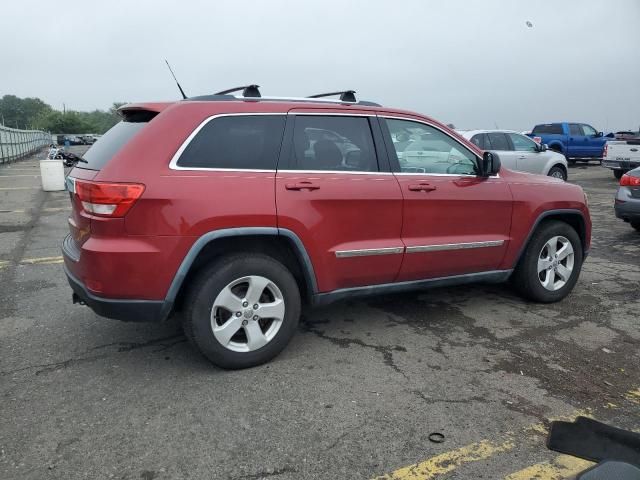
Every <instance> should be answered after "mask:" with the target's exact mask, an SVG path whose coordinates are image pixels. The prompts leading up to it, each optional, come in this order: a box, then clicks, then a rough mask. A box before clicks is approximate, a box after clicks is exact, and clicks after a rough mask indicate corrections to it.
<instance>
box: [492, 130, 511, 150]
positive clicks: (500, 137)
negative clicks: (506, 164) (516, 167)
mask: <svg viewBox="0 0 640 480" xmlns="http://www.w3.org/2000/svg"><path fill="white" fill-rule="evenodd" d="M487 136H488V137H489V142H490V143H491V150H503V151H509V150H513V149H512V148H511V144H510V143H509V139H508V138H507V135H506V134H505V133H502V132H491V133H488V134H487Z"/></svg>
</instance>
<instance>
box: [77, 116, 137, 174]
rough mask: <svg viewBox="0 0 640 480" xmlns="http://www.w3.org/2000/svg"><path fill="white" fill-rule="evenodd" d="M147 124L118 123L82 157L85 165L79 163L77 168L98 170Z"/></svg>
mask: <svg viewBox="0 0 640 480" xmlns="http://www.w3.org/2000/svg"><path fill="white" fill-rule="evenodd" d="M146 125H147V122H120V123H117V124H116V125H115V126H114V127H113V128H111V130H109V131H108V132H107V133H105V134H104V135H103V136H102V137H100V138H99V139H98V141H97V142H96V143H94V144H93V145H92V146H91V148H89V150H87V152H86V153H85V154H84V155H83V156H82V158H84V159H85V160H86V161H87V163H84V162H79V163H78V164H77V167H78V168H85V169H87V170H100V169H102V167H104V166H105V165H106V164H107V162H108V161H109V160H110V159H111V158H112V157H113V156H114V155H115V154H116V153H118V151H119V150H120V149H121V148H122V147H124V146H125V145H126V144H127V142H128V141H129V140H131V139H132V138H133V137H134V135H135V134H136V133H138V132H139V131H140V130H142V129H143V128H144V127H145V126H146Z"/></svg>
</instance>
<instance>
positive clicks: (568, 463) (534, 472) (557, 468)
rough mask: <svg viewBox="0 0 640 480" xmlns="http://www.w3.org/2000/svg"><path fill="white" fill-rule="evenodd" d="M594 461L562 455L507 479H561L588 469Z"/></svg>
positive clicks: (513, 474)
mask: <svg viewBox="0 0 640 480" xmlns="http://www.w3.org/2000/svg"><path fill="white" fill-rule="evenodd" d="M592 465H593V462H588V461H587V460H582V459H580V458H575V457H570V456H569V455H560V456H558V457H556V458H554V459H553V460H552V461H551V462H542V463H536V464H535V465H531V466H530V467H527V468H523V469H522V470H519V471H517V472H514V473H512V474H510V475H507V476H506V477H504V478H505V480H561V479H563V478H569V477H571V476H573V475H576V474H577V473H580V472H582V471H583V470H586V469H587V468H589V467H590V466H592Z"/></svg>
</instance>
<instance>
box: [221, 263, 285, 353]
mask: <svg viewBox="0 0 640 480" xmlns="http://www.w3.org/2000/svg"><path fill="white" fill-rule="evenodd" d="M284 313H285V303H284V297H283V296H282V292H281V291H280V289H279V288H278V286H277V285H276V284H275V283H274V282H272V281H271V280H269V279H268V278H265V277H261V276H258V275H251V276H247V277H242V278H238V279H236V280H234V281H232V282H231V283H229V284H228V285H227V286H226V287H224V288H223V289H222V291H221V292H220V293H219V294H218V296H217V297H216V299H215V301H214V302H213V307H212V308H211V329H212V330H213V335H214V336H215V338H216V340H218V342H220V344H221V345H222V346H223V347H225V348H227V349H229V350H232V351H234V352H252V351H254V350H258V349H260V348H262V347H264V346H265V345H266V344H267V343H269V342H270V341H271V340H273V338H274V337H275V336H276V334H277V333H278V331H279V330H280V327H281V326H282V322H283V321H284Z"/></svg>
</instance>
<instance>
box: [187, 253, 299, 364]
mask: <svg viewBox="0 0 640 480" xmlns="http://www.w3.org/2000/svg"><path fill="white" fill-rule="evenodd" d="M249 275H259V276H263V277H266V278H268V279H269V280H271V281H272V282H273V283H275V284H276V285H277V287H278V288H279V289H280V291H281V292H282V296H283V298H284V302H285V314H284V320H283V323H282V325H281V327H280V330H279V331H278V333H277V334H276V336H275V338H273V339H272V340H271V341H270V342H269V343H268V344H267V345H265V346H264V347H262V348H260V349H258V350H255V351H253V352H234V351H232V350H229V349H227V348H226V347H224V346H222V345H221V344H220V342H218V340H217V339H216V338H215V336H214V335H213V331H212V329H211V308H212V307H213V302H214V300H215V299H216V297H217V296H218V294H219V293H220V292H221V291H222V289H223V288H224V287H226V286H227V285H228V284H229V283H231V282H232V281H234V280H236V279H238V278H241V277H244V276H249ZM299 319H300V291H299V289H298V285H297V283H296V280H295V279H294V277H293V275H292V274H291V273H290V272H289V270H287V268H286V267H285V266H284V265H282V264H281V263H279V262H277V261H275V260H273V259H272V258H270V257H267V256H266V255H257V254H256V255H246V256H234V257H231V258H227V259H223V260H220V261H217V262H215V263H214V264H212V265H210V266H209V267H208V268H206V269H205V270H204V271H203V272H201V274H200V275H199V276H198V280H196V282H195V283H194V285H193V289H192V292H191V294H190V295H189V304H188V306H187V311H186V315H185V322H186V325H185V330H187V329H188V332H187V336H188V337H189V339H190V340H191V342H192V343H193V344H194V345H195V346H196V347H197V348H198V350H200V352H201V353H202V354H203V355H204V356H205V357H207V358H208V359H209V360H210V361H211V362H213V363H214V364H215V365H218V366H220V367H222V368H227V369H239V368H247V367H252V366H256V365H260V364H262V363H265V362H267V361H269V360H271V359H272V358H274V357H275V356H276V355H278V354H279V353H280V352H281V351H282V350H283V349H284V348H285V347H286V346H287V344H288V343H289V340H290V339H291V337H292V336H293V334H294V333H295V331H296V329H297V326H298V322H299Z"/></svg>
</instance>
